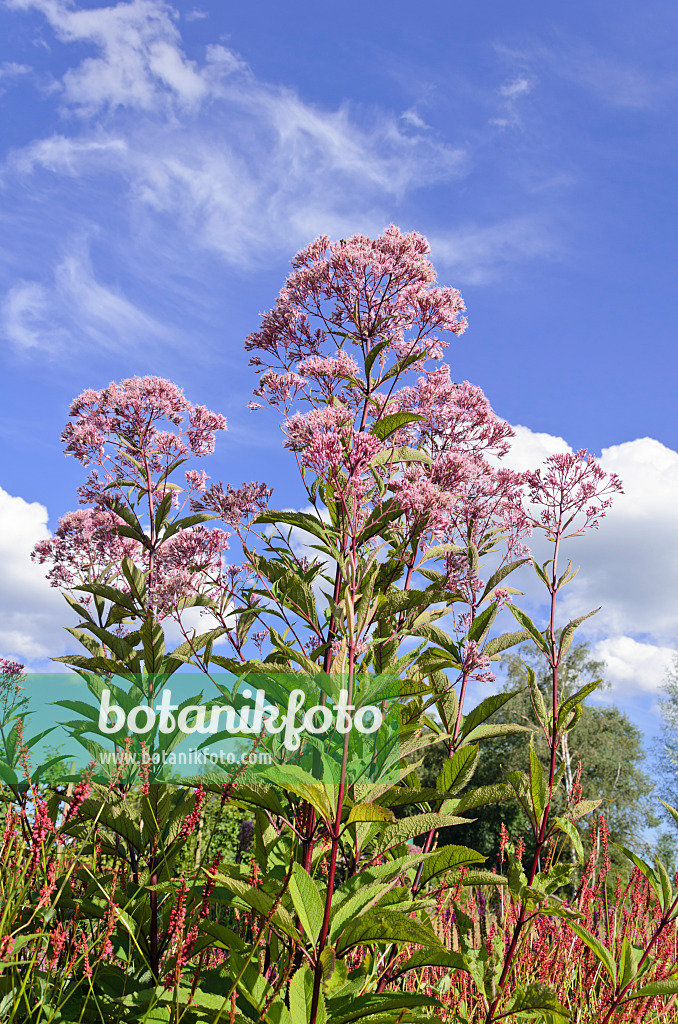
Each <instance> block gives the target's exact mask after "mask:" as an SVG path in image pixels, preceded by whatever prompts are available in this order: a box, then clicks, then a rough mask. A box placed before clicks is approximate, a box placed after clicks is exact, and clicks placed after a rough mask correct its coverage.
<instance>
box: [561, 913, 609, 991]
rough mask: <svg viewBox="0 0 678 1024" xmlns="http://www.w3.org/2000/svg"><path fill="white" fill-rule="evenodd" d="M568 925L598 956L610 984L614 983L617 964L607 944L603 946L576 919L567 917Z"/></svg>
mask: <svg viewBox="0 0 678 1024" xmlns="http://www.w3.org/2000/svg"><path fill="white" fill-rule="evenodd" d="M558 916H560V915H558ZM568 925H569V926H570V928H571V929H572V931H573V932H574V933H575V935H578V936H579V938H580V939H581V940H582V942H584V943H585V944H586V945H587V946H588V947H589V949H590V950H591V951H592V952H593V953H595V955H596V956H597V957H598V959H599V960H600V962H601V964H602V965H603V967H604V968H605V970H606V971H607V973H608V974H609V975H610V978H611V980H612V984H613V985H616V983H617V965H616V964H615V961H614V958H613V956H612V954H611V953H610V950H609V949H608V948H607V946H604V945H603V943H602V942H601V941H600V939H598V938H596V936H595V935H593V934H592V933H591V932H590V931H589V930H588V928H584V926H583V925H582V924H579V922H578V921H572V920H569V919H568Z"/></svg>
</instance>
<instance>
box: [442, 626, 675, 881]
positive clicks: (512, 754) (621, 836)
mask: <svg viewBox="0 0 678 1024" xmlns="http://www.w3.org/2000/svg"><path fill="white" fill-rule="evenodd" d="M518 651H519V653H517V654H511V655H509V657H508V658H507V659H506V669H507V671H506V678H505V681H504V690H505V691H512V690H521V688H522V687H524V686H525V683H526V671H525V665H529V666H530V667H531V668H532V669H533V670H534V671H535V673H536V679H537V683H538V685H539V688H540V689H541V690H542V692H546V688H547V686H548V684H549V680H548V679H547V674H546V672H545V671H544V670H543V669H541V667H540V665H539V661H538V656H537V654H536V650H535V648H534V647H533V646H532V647H528V646H527V645H524V646H523V647H522V648H519V649H518ZM604 670H605V664H604V662H601V661H596V660H595V659H594V658H593V657H592V656H591V652H590V649H589V646H588V644H585V643H579V644H573V646H572V647H571V648H570V650H569V652H568V654H567V657H566V658H565V660H564V663H563V665H562V667H561V679H562V685H563V697H564V699H567V698H568V697H569V696H571V694H572V693H574V692H575V691H576V690H577V689H579V688H580V687H581V686H584V685H585V684H586V683H589V682H592V681H593V680H594V679H600V678H601V676H602V675H603V673H604ZM607 685H609V684H607ZM676 695H677V696H676V705H675V708H676V710H677V712H678V686H677V687H676ZM494 721H495V722H496V723H498V722H501V721H505V722H509V721H512V722H516V723H520V724H522V725H524V726H525V728H526V731H525V732H522V733H507V734H504V735H501V736H497V737H495V738H493V739H490V740H488V741H487V742H486V744H485V746H484V748H483V753H482V756H481V758H480V762H479V765H478V769H477V771H476V774H475V776H474V779H473V784H474V786H477V785H491V784H492V783H495V782H500V781H502V779H503V771H504V770H508V771H512V770H515V769H518V768H520V766H521V765H523V764H525V760H526V758H527V759H529V748H530V737H531V736H533V739H534V744H535V750H536V751H537V753H538V754H543V752H544V750H545V743H544V739H543V737H542V735H541V733H540V730H539V727H538V725H537V724H536V722H535V716H534V711H533V708H532V704H531V701H530V696H529V692H528V690H527V689H522V692H519V693H518V694H517V695H516V696H515V697H514V698H513V700H512V701H511V703H510V705H507V707H506V710H504V709H501V710H500V711H498V712H497V714H496V716H495V718H494ZM676 721H677V723H678V713H677V715H676ZM673 749H674V750H678V743H676V744H675V745H674V748H673ZM644 756H645V755H644V753H643V747H642V735H641V732H640V730H639V729H638V728H637V727H636V726H635V725H633V723H632V722H631V721H630V720H629V718H628V716H627V715H625V714H624V712H622V711H620V710H619V708H617V707H615V706H614V705H608V706H606V707H594V706H590V705H587V704H585V705H584V706H583V710H582V716H581V719H580V721H579V723H578V725H577V728H576V729H575V730H573V731H572V732H569V733H564V734H563V736H562V739H561V743H560V748H559V761H560V765H561V766H562V771H563V773H564V777H565V780H566V788H567V789H568V790H572V787H573V785H577V784H578V785H580V786H581V793H582V796H583V799H585V800H598V799H600V800H602V801H603V803H602V805H601V807H600V813H601V814H603V815H604V816H605V819H606V821H607V825H608V827H609V829H610V833H611V839H612V840H613V842H616V843H621V844H622V845H624V846H632V847H634V848H638V846H642V845H643V839H642V833H643V830H644V828H645V827H647V826H652V825H656V824H657V819H656V817H655V815H654V813H653V810H652V806H651V802H650V796H651V794H652V793H653V791H654V785H653V783H652V780H651V779H650V777H649V775H648V774H647V773H646V772H645V771H644V770H643V768H642V762H643V760H644ZM444 757H445V752H444V750H443V749H442V748H440V749H438V748H436V749H435V750H433V751H431V752H429V753H428V755H427V757H426V762H425V770H426V777H425V779H424V781H423V785H427V786H429V785H435V779H436V776H437V774H438V772H439V770H440V768H441V766H442V763H443V760H444ZM579 763H581V770H579V768H578V766H579ZM674 772H675V769H674ZM558 799H559V805H558V808H557V813H562V810H563V807H562V806H561V805H563V804H564V795H563V794H562V793H560V792H559V796H558ZM671 802H673V801H671ZM475 813H476V814H477V820H476V821H474V822H472V823H470V824H469V825H465V826H461V827H459V826H456V827H455V828H454V829H442V830H441V832H440V837H439V844H440V845H442V844H444V843H452V842H453V843H463V844H464V845H467V846H471V847H473V848H474V849H476V850H478V851H479V852H480V853H483V854H485V855H486V856H487V857H489V858H490V860H493V859H494V857H495V856H496V855H497V853H498V850H499V844H500V833H501V826H502V823H504V825H505V826H506V829H507V830H508V833H509V835H510V837H511V839H512V840H514V841H515V840H516V839H518V837H519V836H523V837H524V838H525V842H526V846H527V851H528V853H530V854H532V853H533V850H532V849H531V846H532V845H533V840H531V838H530V828H529V824H528V821H527V818H526V816H525V814H524V812H523V810H522V809H521V807H520V804H519V803H518V802H517V801H512V802H511V803H501V804H493V805H491V806H488V807H485V808H482V809H479V810H478V811H477V812H475ZM584 829H585V830H586V831H584V832H583V834H582V839H583V840H584V845H585V846H586V845H587V838H588V826H587V825H586V824H585V825H584ZM452 833H453V834H452ZM611 856H612V860H613V867H619V868H621V866H622V864H623V863H624V862H623V858H622V855H621V854H619V853H618V852H617V851H616V848H615V847H613V846H611ZM627 870H628V867H626V866H624V868H623V871H624V873H626V872H627Z"/></svg>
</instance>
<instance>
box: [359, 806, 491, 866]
mask: <svg viewBox="0 0 678 1024" xmlns="http://www.w3.org/2000/svg"><path fill="white" fill-rule="evenodd" d="M467 824H468V821H467V819H466V818H458V817H455V815H453V814H415V815H413V816H412V817H410V818H401V819H400V821H398V822H396V824H395V825H387V826H386V827H385V828H384V829H383V830H382V832H381V835H380V837H379V841H378V843H377V845H376V847H375V855H379V854H381V853H383V852H384V850H388V849H389V848H390V847H391V846H396V845H398V844H400V843H407V842H409V841H410V840H412V839H415V838H416V837H417V836H423V835H425V834H426V833H427V832H430V831H431V829H433V828H446V827H447V826H448V825H467ZM446 849H449V847H446ZM478 857H479V859H480V860H484V859H485V858H484V857H481V856H480V855H478Z"/></svg>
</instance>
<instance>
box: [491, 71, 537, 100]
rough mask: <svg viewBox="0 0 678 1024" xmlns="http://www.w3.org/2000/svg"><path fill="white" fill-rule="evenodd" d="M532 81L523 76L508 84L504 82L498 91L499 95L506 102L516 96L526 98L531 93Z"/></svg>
mask: <svg viewBox="0 0 678 1024" xmlns="http://www.w3.org/2000/svg"><path fill="white" fill-rule="evenodd" d="M533 88H534V80H533V79H531V78H526V77H525V75H518V77H517V78H514V79H513V80H512V81H510V82H505V83H504V84H503V85H502V86H501V87H500V89H499V95H500V96H503V97H505V99H507V100H515V99H517V98H518V96H526V95H527V94H528V93H530V92H532V90H533Z"/></svg>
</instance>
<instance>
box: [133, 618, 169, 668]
mask: <svg viewBox="0 0 678 1024" xmlns="http://www.w3.org/2000/svg"><path fill="white" fill-rule="evenodd" d="M139 633H140V635H141V643H142V645H143V648H144V664H145V665H146V670H147V671H148V672H153V673H155V672H160V671H161V669H162V662H163V657H164V654H165V633H164V630H163V628H162V626H161V625H160V623H159V622H158V621H157V620H156V619H155V618H148V619H145V620H144V621H143V622H142V624H141V628H140V629H139Z"/></svg>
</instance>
